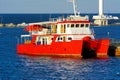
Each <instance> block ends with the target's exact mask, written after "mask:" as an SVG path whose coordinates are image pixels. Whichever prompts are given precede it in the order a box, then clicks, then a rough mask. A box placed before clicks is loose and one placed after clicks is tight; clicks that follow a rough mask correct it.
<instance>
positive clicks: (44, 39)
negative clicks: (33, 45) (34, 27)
mask: <svg viewBox="0 0 120 80" xmlns="http://www.w3.org/2000/svg"><path fill="white" fill-rule="evenodd" d="M42 44H43V45H46V44H47V38H45V37H44V38H42Z"/></svg>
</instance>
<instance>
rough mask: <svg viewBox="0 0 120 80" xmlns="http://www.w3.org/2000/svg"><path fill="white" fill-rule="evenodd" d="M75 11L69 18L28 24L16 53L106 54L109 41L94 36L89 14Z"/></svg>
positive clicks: (57, 54) (48, 54)
mask: <svg viewBox="0 0 120 80" xmlns="http://www.w3.org/2000/svg"><path fill="white" fill-rule="evenodd" d="M73 3H75V2H74V0H73ZM74 6H75V4H74ZM74 11H75V12H74V15H70V16H68V17H67V18H63V17H61V18H58V19H56V20H53V21H48V22H41V23H34V24H30V25H28V26H27V27H26V28H25V31H28V32H29V34H26V35H21V39H20V41H21V42H20V43H18V44H17V53H18V54H24V55H32V56H62V57H66V56H70V57H71V56H72V57H85V56H95V57H96V56H97V57H98V56H107V51H108V47H109V43H110V40H109V39H99V40H97V39H95V38H94V33H93V31H92V30H91V29H90V21H89V20H88V16H84V17H82V16H80V15H79V14H76V9H75V10H74Z"/></svg>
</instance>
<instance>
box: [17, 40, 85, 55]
mask: <svg viewBox="0 0 120 80" xmlns="http://www.w3.org/2000/svg"><path fill="white" fill-rule="evenodd" d="M82 43H83V41H82V40H75V41H71V42H54V43H52V44H51V45H34V44H18V45H17V52H18V53H19V54H26V55H37V56H39V55H45V56H51V55H52V56H62V55H63V56H64V55H67V56H72V55H77V56H81V55H80V53H81V52H82Z"/></svg>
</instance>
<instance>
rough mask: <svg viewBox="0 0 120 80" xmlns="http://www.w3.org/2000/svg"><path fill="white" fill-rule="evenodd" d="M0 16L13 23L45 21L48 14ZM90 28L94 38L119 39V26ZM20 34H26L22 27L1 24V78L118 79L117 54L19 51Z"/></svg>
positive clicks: (51, 79)
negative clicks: (51, 54)
mask: <svg viewBox="0 0 120 80" xmlns="http://www.w3.org/2000/svg"><path fill="white" fill-rule="evenodd" d="M41 15H42V16H41ZM59 15H61V14H57V15H55V14H54V15H51V17H52V16H54V17H57V16H59ZM114 15H115V14H114ZM117 15H118V14H117ZM0 16H2V17H3V20H2V21H3V23H15V24H18V23H22V22H26V23H29V22H38V21H42V20H43V21H45V20H48V18H49V17H50V15H48V14H28V15H27V14H1V15H0ZM90 16H91V15H90ZM91 28H92V29H94V33H95V37H96V38H108V37H109V38H111V39H120V26H106V27H91ZM108 33H109V34H108ZM21 34H26V32H25V31H24V30H23V28H5V27H4V28H0V80H120V57H111V56H109V57H108V58H106V59H99V58H96V59H94V58H89V59H79V58H54V57H42V56H37V57H35V56H25V55H18V54H17V53H16V45H17V41H18V38H19V37H20V35H21Z"/></svg>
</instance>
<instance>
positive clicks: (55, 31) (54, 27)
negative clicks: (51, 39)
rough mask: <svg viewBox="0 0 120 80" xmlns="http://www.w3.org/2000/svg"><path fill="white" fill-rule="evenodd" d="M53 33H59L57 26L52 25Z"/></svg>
mask: <svg viewBox="0 0 120 80" xmlns="http://www.w3.org/2000/svg"><path fill="white" fill-rule="evenodd" d="M52 33H57V25H55V24H53V25H52Z"/></svg>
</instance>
